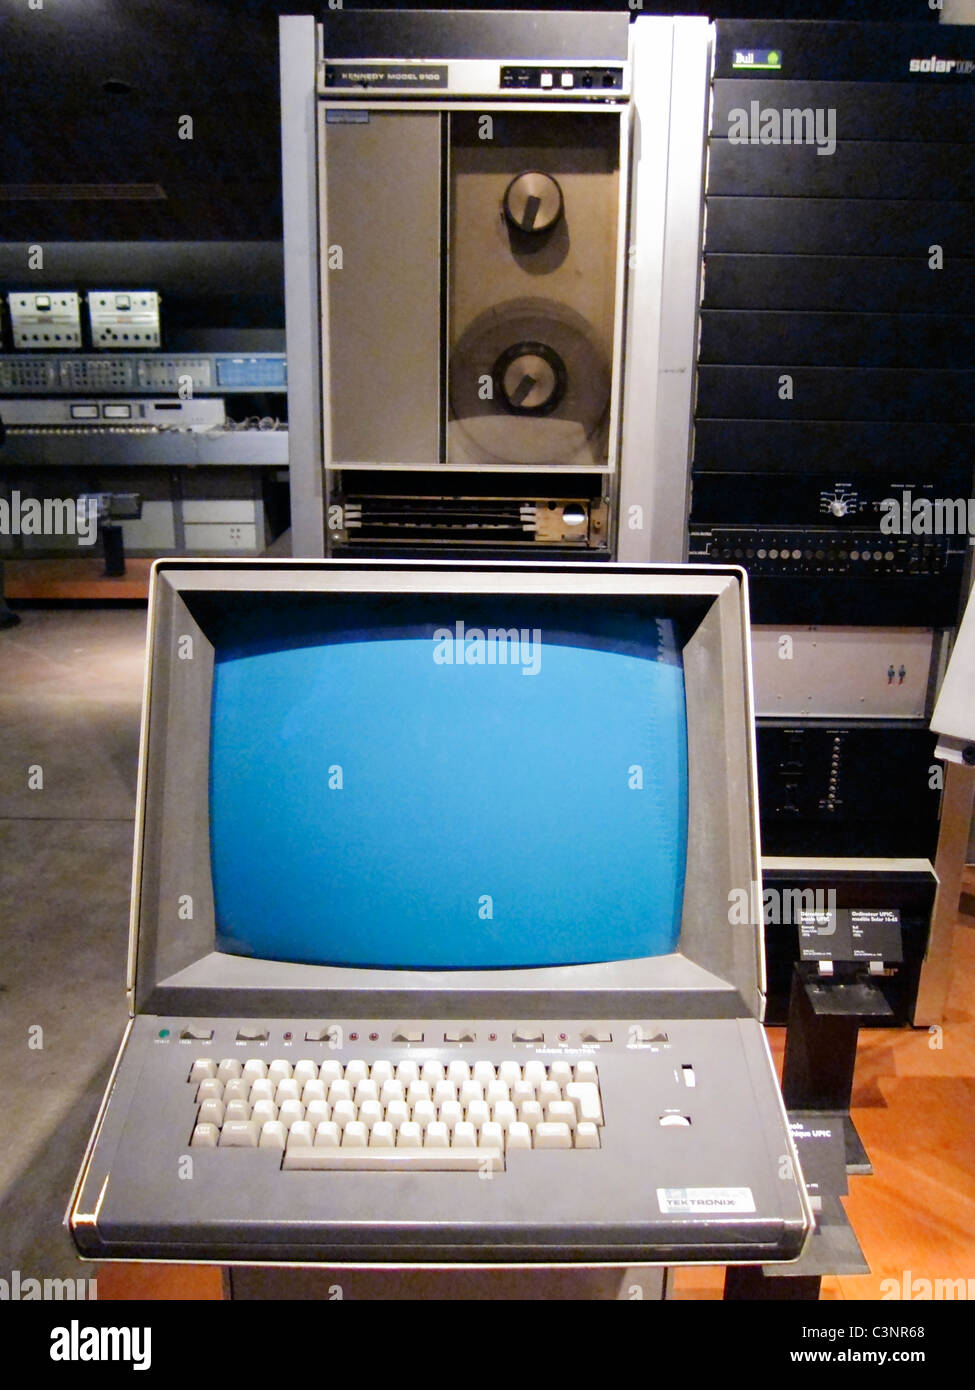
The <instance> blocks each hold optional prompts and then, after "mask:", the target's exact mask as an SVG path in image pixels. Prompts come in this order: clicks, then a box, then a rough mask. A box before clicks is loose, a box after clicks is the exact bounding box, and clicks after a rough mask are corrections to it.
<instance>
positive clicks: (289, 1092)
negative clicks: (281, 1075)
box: [274, 1081, 301, 1105]
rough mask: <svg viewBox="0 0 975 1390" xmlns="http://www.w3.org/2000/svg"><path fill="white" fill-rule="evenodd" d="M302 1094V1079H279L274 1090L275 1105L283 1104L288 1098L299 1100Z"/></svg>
mask: <svg viewBox="0 0 975 1390" xmlns="http://www.w3.org/2000/svg"><path fill="white" fill-rule="evenodd" d="M300 1095H301V1082H300V1081H279V1082H278V1084H277V1089H276V1090H275V1092H274V1103H275V1105H283V1104H284V1102H285V1101H286V1100H298V1098H299V1097H300Z"/></svg>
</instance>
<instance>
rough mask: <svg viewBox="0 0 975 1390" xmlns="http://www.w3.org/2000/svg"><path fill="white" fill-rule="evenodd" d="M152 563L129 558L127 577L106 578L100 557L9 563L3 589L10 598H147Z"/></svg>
mask: <svg viewBox="0 0 975 1390" xmlns="http://www.w3.org/2000/svg"><path fill="white" fill-rule="evenodd" d="M151 565H152V561H151V560H139V559H127V560H126V562H125V574H124V575H122V576H121V577H120V578H118V579H107V578H106V577H105V573H104V570H105V561H104V560H103V559H102V558H100V557H99V556H93V557H92V559H90V560H88V559H84V560H7V561H5V562H4V590H5V592H6V595H7V598H8V599H40V600H44V601H46V600H48V599H88V600H90V599H139V598H141V599H146V598H148V597H149V568H150V566H151Z"/></svg>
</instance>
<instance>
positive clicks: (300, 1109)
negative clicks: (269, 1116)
mask: <svg viewBox="0 0 975 1390" xmlns="http://www.w3.org/2000/svg"><path fill="white" fill-rule="evenodd" d="M304 1118H305V1107H304V1106H303V1105H302V1103H301V1101H300V1100H286V1101H284V1102H283V1104H282V1105H281V1107H280V1109H279V1110H278V1119H279V1120H280V1121H281V1123H282V1124H283V1125H284V1127H285V1129H291V1128H292V1126H293V1125H296V1124H297V1123H298V1121H299V1120H303V1119H304Z"/></svg>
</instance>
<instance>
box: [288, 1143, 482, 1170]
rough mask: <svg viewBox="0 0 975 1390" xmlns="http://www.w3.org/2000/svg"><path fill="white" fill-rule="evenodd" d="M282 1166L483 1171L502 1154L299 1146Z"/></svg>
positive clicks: (317, 1168) (333, 1168)
mask: <svg viewBox="0 0 975 1390" xmlns="http://www.w3.org/2000/svg"><path fill="white" fill-rule="evenodd" d="M281 1166H282V1168H284V1169H286V1170H293V1171H298V1170H308V1171H312V1172H330V1171H332V1170H335V1169H346V1170H348V1169H352V1170H354V1171H355V1170H360V1169H361V1170H369V1171H373V1172H375V1171H382V1170H384V1169H385V1170H386V1171H387V1172H391V1171H392V1170H394V1169H406V1170H407V1171H419V1172H423V1171H426V1172H431V1171H432V1172H454V1173H457V1172H475V1173H476V1172H483V1171H484V1170H485V1168H489V1169H491V1170H493V1171H496V1172H497V1171H500V1170H501V1169H503V1168H504V1157H503V1155H502V1154H501V1151H500V1150H499V1149H493V1148H476V1147H475V1148H472V1149H424V1148H420V1147H417V1148H405V1149H404V1148H396V1149H393V1150H392V1151H390V1150H388V1149H380V1150H379V1151H378V1152H376V1151H375V1150H374V1149H365V1150H364V1149H299V1150H297V1151H296V1152H291V1150H290V1149H289V1151H288V1152H287V1153H286V1154H285V1155H284V1158H283V1160H282V1162H281Z"/></svg>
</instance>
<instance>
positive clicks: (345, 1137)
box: [342, 1120, 369, 1149]
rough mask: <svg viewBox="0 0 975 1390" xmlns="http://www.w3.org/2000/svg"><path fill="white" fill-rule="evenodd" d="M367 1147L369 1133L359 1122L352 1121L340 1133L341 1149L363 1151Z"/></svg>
mask: <svg viewBox="0 0 975 1390" xmlns="http://www.w3.org/2000/svg"><path fill="white" fill-rule="evenodd" d="M368 1146H369V1131H368V1129H366V1127H365V1125H364V1124H363V1123H362V1121H361V1120H352V1121H351V1123H350V1124H347V1125H346V1126H345V1129H343V1131H342V1147H343V1149H365V1148H368Z"/></svg>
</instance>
